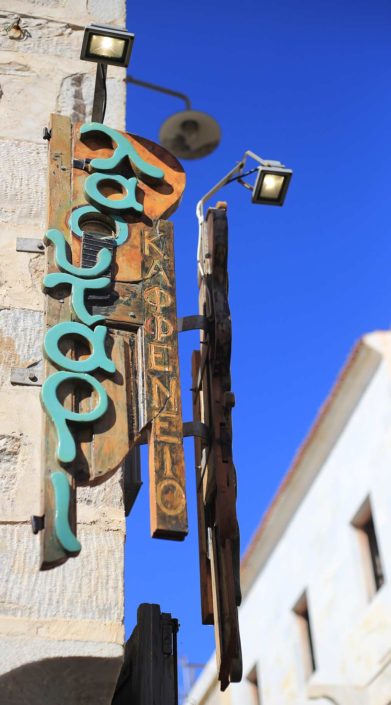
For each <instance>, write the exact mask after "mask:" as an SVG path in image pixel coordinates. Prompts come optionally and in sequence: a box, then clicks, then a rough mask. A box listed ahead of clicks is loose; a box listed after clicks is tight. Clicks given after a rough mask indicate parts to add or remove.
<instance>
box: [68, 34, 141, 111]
mask: <svg viewBox="0 0 391 705" xmlns="http://www.w3.org/2000/svg"><path fill="white" fill-rule="evenodd" d="M133 42H134V34H132V33H131V32H128V31H127V30H126V29H117V28H116V27H107V26H106V25H103V24H90V25H89V27H86V28H85V30H84V37H83V45H82V48H81V54H80V58H81V59H82V60H83V61H93V62H94V63H96V64H97V67H96V79H95V92H94V102H93V105H92V122H103V120H104V119H105V112H106V103H107V92H106V76H107V66H108V64H111V65H113V66H121V67H123V68H126V66H127V65H128V64H129V60H130V54H131V51H132V47H133Z"/></svg>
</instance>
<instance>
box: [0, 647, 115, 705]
mask: <svg viewBox="0 0 391 705" xmlns="http://www.w3.org/2000/svg"><path fill="white" fill-rule="evenodd" d="M120 668H121V659H120V658H94V657H87V656H78V657H64V658H61V657H56V658H46V659H42V661H36V662H35V663H28V664H26V665H25V666H20V667H19V668H15V669H14V670H12V671H10V672H9V673H6V674H5V675H3V676H1V677H0V703H2V704H4V705H26V704H28V705H75V703H78V705H107V703H110V702H111V698H112V695H113V692H114V689H115V684H116V681H117V677H118V673H119V671H120Z"/></svg>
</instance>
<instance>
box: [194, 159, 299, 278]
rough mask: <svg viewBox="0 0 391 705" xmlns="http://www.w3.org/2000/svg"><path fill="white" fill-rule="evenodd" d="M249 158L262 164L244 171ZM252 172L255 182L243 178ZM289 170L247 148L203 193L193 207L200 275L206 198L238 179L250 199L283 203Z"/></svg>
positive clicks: (265, 203) (263, 202)
mask: <svg viewBox="0 0 391 705" xmlns="http://www.w3.org/2000/svg"><path fill="white" fill-rule="evenodd" d="M248 158H251V159H254V160H255V161H256V162H258V164H260V165H261V166H256V167H255V168H253V169H250V170H249V171H246V172H245V171H244V167H245V164H246V162H247V159H248ZM254 172H257V177H256V181H255V184H254V186H252V185H251V184H249V183H247V182H246V181H244V179H243V177H244V176H248V175H249V174H253V173H254ZM292 173H293V172H292V169H287V168H286V167H285V166H284V164H281V162H276V161H273V160H271V159H268V160H265V159H262V158H261V157H259V156H258V155H257V154H254V152H251V151H250V150H249V149H248V150H247V151H246V152H245V153H244V155H243V158H242V159H241V160H240V162H238V163H237V164H236V166H234V168H233V169H231V171H229V172H228V174H226V175H225V176H224V177H223V178H222V179H221V180H220V181H219V182H218V183H217V184H216V185H215V186H213V188H211V189H210V191H208V193H206V194H205V196H203V197H202V198H201V199H200V200H199V201H198V203H197V208H196V214H197V218H198V225H199V235H198V250H197V261H198V267H199V271H200V273H201V276H203V270H202V264H201V241H202V228H203V223H204V222H205V217H204V204H205V202H206V201H208V200H209V198H211V197H212V196H213V195H214V194H215V193H216V192H217V191H219V190H220V189H221V188H222V187H223V186H226V184H230V183H231V182H232V181H238V182H239V183H240V184H242V186H244V187H245V188H247V189H250V191H251V192H252V198H251V201H252V203H260V204H264V205H268V206H282V204H283V203H284V200H285V196H286V194H287V191H288V187H289V183H290V180H291V177H292Z"/></svg>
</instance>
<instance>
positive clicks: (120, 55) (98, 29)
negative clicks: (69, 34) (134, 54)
mask: <svg viewBox="0 0 391 705" xmlns="http://www.w3.org/2000/svg"><path fill="white" fill-rule="evenodd" d="M133 42H134V34H132V33H131V32H128V31H127V30H126V29H117V28H116V27H108V26H106V25H101V24H91V25H89V26H88V27H86V28H85V30H84V37H83V45H82V48H81V54H80V58H81V59H83V61H94V62H95V63H99V64H112V65H113V66H123V67H124V68H126V66H128V64H129V60H130V54H131V51H132V47H133Z"/></svg>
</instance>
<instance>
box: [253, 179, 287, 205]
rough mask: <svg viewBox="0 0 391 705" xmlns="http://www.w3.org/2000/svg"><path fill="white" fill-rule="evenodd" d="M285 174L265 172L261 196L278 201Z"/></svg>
mask: <svg viewBox="0 0 391 705" xmlns="http://www.w3.org/2000/svg"><path fill="white" fill-rule="evenodd" d="M284 181H285V176H280V175H279V174H265V176H264V177H263V180H262V185H261V191H260V194H259V195H260V197H261V198H266V199H268V200H270V201H277V200H278V199H279V197H280V194H281V189H282V187H283V185H284Z"/></svg>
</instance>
